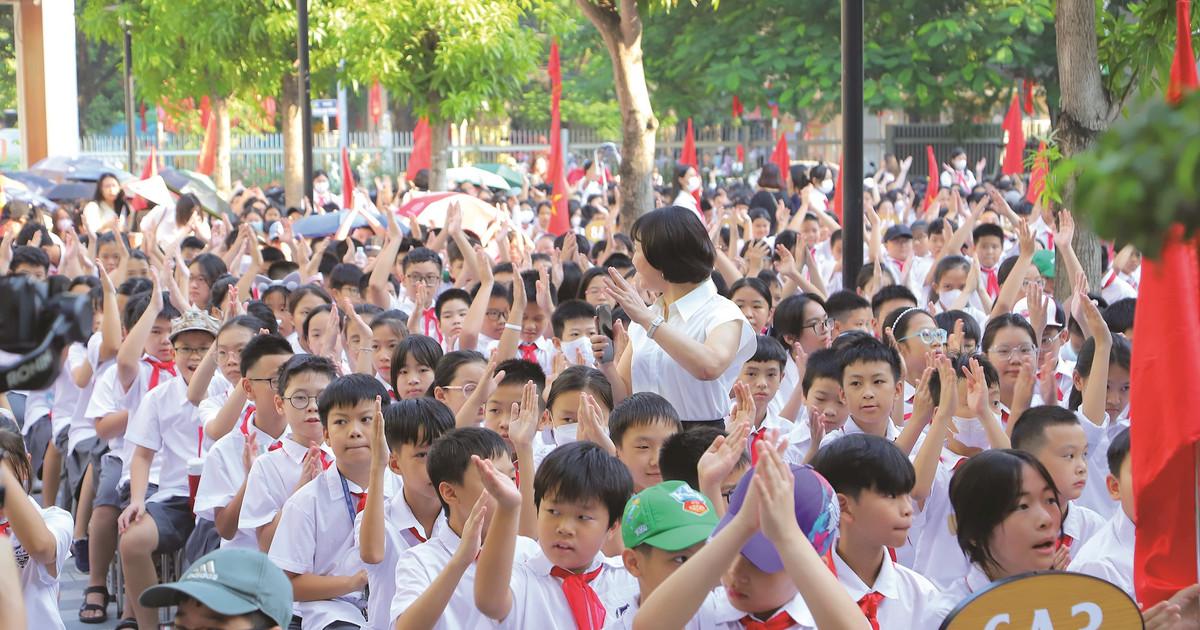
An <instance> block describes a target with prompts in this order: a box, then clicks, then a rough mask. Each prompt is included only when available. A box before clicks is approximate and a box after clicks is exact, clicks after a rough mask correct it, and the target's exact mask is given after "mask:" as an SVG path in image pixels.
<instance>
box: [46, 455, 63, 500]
mask: <svg viewBox="0 0 1200 630" xmlns="http://www.w3.org/2000/svg"><path fill="white" fill-rule="evenodd" d="M62 465H63V458H62V453H61V452H59V450H58V445H57V444H55V440H50V442H49V444H47V445H46V457H45V459H43V460H42V509H45V508H48V507H50V506H52V505H54V504H55V503H56V502H57V501H58V484H59V482H60V481H61V480H62Z"/></svg>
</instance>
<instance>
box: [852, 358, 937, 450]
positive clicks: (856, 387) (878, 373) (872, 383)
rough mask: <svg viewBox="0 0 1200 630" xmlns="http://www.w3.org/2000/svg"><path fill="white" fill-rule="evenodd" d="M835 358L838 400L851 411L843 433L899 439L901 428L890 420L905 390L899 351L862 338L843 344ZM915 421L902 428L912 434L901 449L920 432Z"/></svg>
mask: <svg viewBox="0 0 1200 630" xmlns="http://www.w3.org/2000/svg"><path fill="white" fill-rule="evenodd" d="M838 361H839V362H840V364H841V368H840V377H839V379H840V382H841V387H842V395H841V399H842V401H843V402H845V403H846V406H847V407H848V408H849V411H850V419H849V421H848V422H847V423H846V425H845V427H844V429H845V433H846V434H850V433H869V434H871V435H878V436H879V437H885V438H887V439H889V440H892V441H893V442H894V441H896V440H898V439H900V437H901V431H900V429H899V428H897V427H896V425H895V424H893V423H892V405H893V404H894V402H895V401H896V399H897V398H898V397H899V396H900V394H901V393H903V391H904V381H903V380H902V379H901V376H902V374H901V371H900V370H901V365H900V353H899V352H897V351H896V349H895V348H893V347H891V346H888V345H885V344H884V343H883V342H882V341H879V340H878V339H873V338H870V337H864V338H862V339H858V340H855V341H854V342H852V343H849V344H847V345H846V346H844V347H843V348H842V349H841V350H840V351H839V352H838ZM918 424H919V423H915V422H910V423H909V424H908V425H907V426H906V427H905V429H906V430H909V433H910V434H912V435H910V436H906V441H905V443H906V444H907V448H905V447H904V446H901V450H911V449H912V442H909V441H907V438H912V439H914V440H915V437H916V436H919V435H920V431H921V427H919V426H917V425H918ZM910 429H915V430H910Z"/></svg>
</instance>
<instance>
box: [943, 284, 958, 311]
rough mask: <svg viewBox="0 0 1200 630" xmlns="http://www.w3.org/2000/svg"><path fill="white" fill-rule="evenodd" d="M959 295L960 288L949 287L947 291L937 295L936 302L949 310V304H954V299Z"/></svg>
mask: <svg viewBox="0 0 1200 630" xmlns="http://www.w3.org/2000/svg"><path fill="white" fill-rule="evenodd" d="M960 295H962V290H960V289H950V290H949V291H946V292H945V293H942V294H941V295H939V296H938V304H940V305H941V307H942V308H944V309H947V310H949V309H950V305H951V304H954V301H955V300H957V299H958V298H959V296H960Z"/></svg>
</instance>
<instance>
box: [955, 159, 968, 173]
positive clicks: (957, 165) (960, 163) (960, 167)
mask: <svg viewBox="0 0 1200 630" xmlns="http://www.w3.org/2000/svg"><path fill="white" fill-rule="evenodd" d="M954 168H956V169H958V170H960V171H961V170H964V169H966V168H967V161H966V160H955V161H954Z"/></svg>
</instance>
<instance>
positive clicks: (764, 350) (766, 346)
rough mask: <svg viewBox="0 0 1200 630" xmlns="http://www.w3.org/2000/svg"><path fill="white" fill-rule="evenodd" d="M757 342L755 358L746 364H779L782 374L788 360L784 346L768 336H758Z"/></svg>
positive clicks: (751, 358) (748, 360)
mask: <svg viewBox="0 0 1200 630" xmlns="http://www.w3.org/2000/svg"><path fill="white" fill-rule="evenodd" d="M756 341H757V347H756V348H755V350H754V356H752V357H750V358H749V359H747V360H746V363H750V362H754V363H778V364H779V369H780V374H782V373H783V372H782V370H783V369H784V368H786V367H787V360H788V353H787V350H786V349H784V347H783V344H781V343H779V341H778V340H777V339H775V338H774V337H770V336H768V335H758V336H757V337H756Z"/></svg>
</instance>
